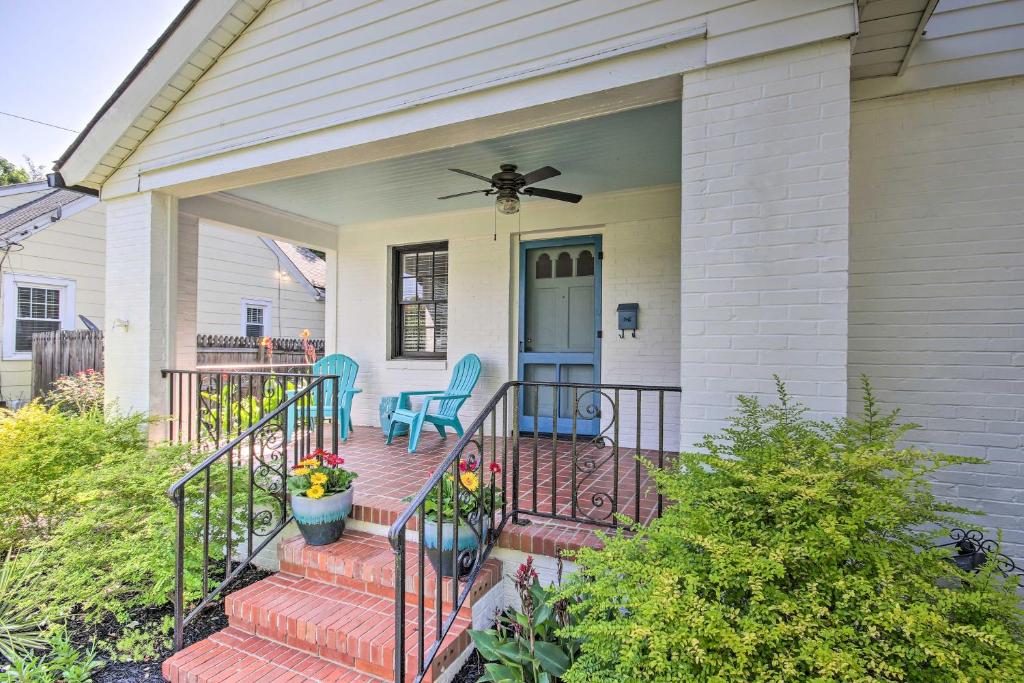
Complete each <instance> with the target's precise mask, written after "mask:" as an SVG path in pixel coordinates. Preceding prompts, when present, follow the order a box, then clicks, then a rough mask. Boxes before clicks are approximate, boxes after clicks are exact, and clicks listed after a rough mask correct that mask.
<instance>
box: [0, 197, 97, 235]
mask: <svg viewBox="0 0 1024 683" xmlns="http://www.w3.org/2000/svg"><path fill="white" fill-rule="evenodd" d="M97 201H98V200H97V199H96V198H95V197H90V196H88V195H84V194H81V193H80V192H74V191H73V190H52V191H50V192H47V193H45V194H43V195H42V196H34V198H33V199H30V200H29V201H27V202H25V203H24V204H19V205H18V206H15V207H13V208H11V209H8V210H7V211H4V212H3V213H0V244H4V245H6V244H11V243H17V242H21V241H22V240H24V239H25V238H26V237H30V236H31V235H34V234H35V233H37V232H39V231H40V230H42V229H43V228H45V227H46V226H48V225H50V224H51V223H56V222H57V221H59V220H60V219H61V218H66V217H67V216H68V215H70V214H71V213H77V212H78V211H81V210H82V209H85V208H88V207H90V206H92V205H93V204H95V203H96V202H97Z"/></svg>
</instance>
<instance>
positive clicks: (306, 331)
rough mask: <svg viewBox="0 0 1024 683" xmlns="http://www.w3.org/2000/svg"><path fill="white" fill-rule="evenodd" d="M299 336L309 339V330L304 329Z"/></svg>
mask: <svg viewBox="0 0 1024 683" xmlns="http://www.w3.org/2000/svg"><path fill="white" fill-rule="evenodd" d="M299 336H300V337H302V338H303V339H309V330H303V331H302V332H300V333H299Z"/></svg>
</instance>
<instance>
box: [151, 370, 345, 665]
mask: <svg viewBox="0 0 1024 683" xmlns="http://www.w3.org/2000/svg"><path fill="white" fill-rule="evenodd" d="M336 379H337V378H335V377H333V376H318V377H312V378H310V381H309V382H308V383H307V384H306V385H305V386H304V387H303V388H301V389H298V390H296V391H295V392H294V393H293V394H292V395H290V396H288V397H286V398H285V399H284V400H283V401H282V402H281V403H280V404H278V405H277V406H276V407H275V408H274V409H273V410H271V411H270V412H268V413H267V414H265V415H263V416H262V417H260V418H259V420H258V421H257V422H256V423H255V424H252V425H250V426H249V427H247V428H246V429H244V430H243V431H241V433H239V434H237V435H236V436H234V437H232V438H231V439H229V440H228V441H227V442H226V443H224V444H223V445H221V446H220V447H219V448H217V450H216V451H215V452H214V453H213V454H211V455H209V456H208V457H206V458H205V459H204V460H203V461H202V462H201V463H200V464H199V465H197V466H196V467H194V468H193V469H192V470H191V471H190V472H188V473H187V474H185V475H184V476H183V477H181V478H180V479H179V480H178V481H177V482H175V483H174V484H173V485H171V487H170V488H169V489H168V490H167V495H168V497H170V499H171V501H172V502H173V503H174V505H175V508H176V514H177V518H176V531H175V534H176V541H175V590H174V648H175V650H179V649H181V647H182V644H183V642H184V629H185V626H186V625H187V624H188V623H190V622H191V621H192V620H193V619H194V618H195V617H196V615H198V614H199V613H200V612H201V611H202V610H203V608H205V607H206V606H207V605H208V604H209V603H210V602H211V601H212V600H213V599H214V598H216V597H217V596H218V595H219V594H220V593H221V592H222V591H223V590H224V588H225V587H226V586H227V585H228V584H230V583H231V581H233V580H234V579H235V578H237V576H238V575H239V574H240V573H241V572H242V571H243V570H244V569H245V568H246V567H247V566H248V565H249V564H250V563H251V562H252V560H253V558H255V557H256V556H257V555H258V554H259V553H260V552H261V551H262V550H263V549H264V548H265V547H266V546H267V544H268V543H270V542H271V541H272V540H273V539H274V538H275V537H276V536H277V534H278V533H279V532H280V531H281V530H282V529H284V527H285V526H287V524H288V523H289V522H290V521H291V515H290V514H289V512H288V494H287V487H286V482H287V478H288V471H289V460H291V461H292V463H294V462H296V461H297V460H299V459H301V458H303V457H305V455H306V454H307V453H308V452H309V450H311V449H312V448H314V447H315V448H323V447H324V444H323V439H324V429H323V427H324V418H325V415H324V404H325V401H324V398H325V390H327V389H325V388H327V387H329V388H330V390H332V391H334V392H338V389H339V386H340V385H339V382H337V381H332V380H336ZM333 399H334V400H333V404H334V405H339V401H340V397H339V396H337V395H335V396H334V397H333ZM331 425H332V429H331V444H330V445H331V452H333V453H337V452H338V430H339V425H338V423H337V420H336V419H332V420H331ZM289 456H291V457H289ZM218 466H223V468H224V469H223V472H219V471H218V472H215V471H214V468H215V467H218ZM240 474H241V475H244V482H243V484H244V485H245V487H246V489H247V495H246V496H245V499H244V502H243V504H242V505H239V506H236V504H235V483H236V482H235V479H236V478H238V477H239V476H240ZM221 476H223V489H224V490H223V495H224V501H223V503H224V504H223V509H221V510H213V509H212V507H213V502H212V495H213V494H215V493H216V494H218V495H219V494H220V493H221V491H218V490H216V489H217V487H218V485H219V484H220V483H221V482H220V477H221ZM197 479H199V480H200V481H199V482H197V486H199V487H201V489H200V491H199V494H200V495H199V496H197V497H192V496H190V494H189V488H188V487H189V484H191V483H193V482H194V481H195V480H197ZM190 502H192V503H195V504H196V505H195V506H194V507H190V506H189V503H190ZM214 514H217V515H223V517H222V519H223V530H222V531H223V533H222V534H214V533H213V531H214V528H213V527H212V526H211V518H212V515H214ZM190 522H191V523H192V524H194V525H197V526H198V528H197V529H194V533H193V534H192V536H195V537H197V540H199V539H201V544H202V549H201V554H200V556H199V559H198V563H199V565H200V567H201V578H200V581H201V591H200V596H201V597H200V600H199V602H198V603H197V604H196V605H195V606H194V607H193V608H192V609H191V610H190V611H189V612H188V613H187V614H186V613H185V591H186V580H187V577H186V571H187V570H191V569H193V568H192V567H186V558H187V548H186V540H187V539H188V538H189V536H190V535H189V534H188V533H186V531H187V527H188V524H189V523H190ZM238 526H240V527H242V528H241V529H236V527H238ZM236 531H237V532H238V533H237V535H236ZM243 536H244V538H243ZM257 538H258V539H260V540H258V541H257ZM211 545H213V546H215V547H216V546H217V545H221V546H222V548H223V575H222V576H223V578H221V580H220V581H219V582H218V583H217V584H216V585H215V586H213V587H212V589H211V586H210V581H211V571H210V569H211ZM237 553H242V556H241V557H240V558H239V557H236V554H237ZM219 561H220V560H219V553H218V560H217V562H219Z"/></svg>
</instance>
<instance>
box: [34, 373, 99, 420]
mask: <svg viewBox="0 0 1024 683" xmlns="http://www.w3.org/2000/svg"><path fill="white" fill-rule="evenodd" d="M44 402H45V403H46V405H48V406H52V407H54V408H59V409H60V410H61V411H63V412H65V413H70V414H72V415H84V414H86V413H102V412H103V373H102V372H96V371H95V370H83V371H82V372H76V373H75V374H73V375H62V376H61V377H58V378H57V379H55V380H54V381H53V384H52V385H51V386H50V390H49V391H48V392H47V393H46V397H45V398H44Z"/></svg>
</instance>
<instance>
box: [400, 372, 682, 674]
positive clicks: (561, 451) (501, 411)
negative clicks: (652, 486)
mask: <svg viewBox="0 0 1024 683" xmlns="http://www.w3.org/2000/svg"><path fill="white" fill-rule="evenodd" d="M549 391H550V394H549V396H550V402H547V401H545V404H546V405H545V406H544V407H545V410H541V404H542V400H543V399H544V398H545V397H546V396H548V392H549ZM651 393H653V394H654V395H655V396H656V400H654V401H648V402H646V403H645V402H644V401H643V397H644V396H645V395H646V394H651ZM679 393H680V388H679V387H669V386H666V387H662V386H643V385H627V384H580V383H560V382H525V381H511V382H506V383H504V384H502V385H501V387H500V388H499V389H498V390H497V392H496V393H495V394H494V395H493V396H492V397H491V398H490V400H489V401H488V402H487V404H486V405H485V406H484V408H483V410H481V411H480V413H479V414H478V415H477V417H476V418H475V419H474V420H473V422H472V424H470V426H469V427H468V428H467V429H466V430H465V433H464V434H463V436H462V437H461V438H460V439H459V441H458V442H457V443H456V445H455V447H454V448H453V449H452V450H451V452H449V453H448V455H447V456H446V457H445V458H444V460H442V462H441V464H440V465H439V466H438V468H437V469H436V470H435V471H434V473H433V474H432V475H431V476H430V478H429V479H428V480H427V482H426V483H425V484H424V485H423V487H422V488H421V489H420V490H419V492H418V493H417V494H416V495H414V496H412V497H411V498H410V499H409V505H408V506H407V507H406V508H405V510H403V511H402V513H401V514H400V515H399V516H398V518H397V519H396V521H395V523H394V524H392V525H391V528H390V529H389V531H388V538H389V540H390V542H391V546H392V549H393V550H394V553H395V662H394V672H395V680H396V681H404V680H405V677H406V671H407V670H408V669H411V668H413V667H415V673H414V678H413V680H414V681H421V680H423V678H424V677H425V675H426V672H427V670H428V668H429V667H430V664H431V662H432V661H433V659H434V657H435V656H436V654H437V652H438V651H439V649H440V647H441V644H442V642H443V641H444V638H445V636H446V635H447V634H448V632H449V631H450V630H451V628H452V626H453V625H454V623H455V619H456V617H457V615H458V613H459V610H460V609H461V607H462V605H463V604H464V603H465V601H466V599H467V597H468V596H469V593H470V591H471V590H472V587H473V583H474V581H475V580H476V578H477V576H478V575H479V573H480V571H481V569H482V567H483V564H484V562H485V561H486V560H487V558H488V557H489V556H490V553H491V551H492V550H493V549H494V547H495V545H496V544H497V541H498V538H499V536H500V535H501V532H502V531H503V530H504V529H505V527H506V525H507V523H508V522H509V521H510V520H511V521H512V522H513V523H514V524H529V519H528V518H530V517H536V518H547V519H552V520H563V521H573V522H582V523H586V524H591V525H597V526H604V527H616V526H619V525H621V524H623V523H628V524H630V525H635V524H645V523H646V522H648V521H650V520H651V519H653V518H654V517H657V516H660V515H661V512H662V509H663V503H664V501H663V499H662V497H661V494H660V493H657V492H655V493H653V494H652V495H650V496H647V497H646V500H644V499H643V498H644V493H643V490H642V487H643V485H644V484H645V483H649V482H648V480H647V477H646V475H644V474H643V473H642V471H641V466H640V464H639V463H638V462H636V457H635V456H637V455H640V454H643V455H645V456H648V460H649V461H651V462H652V464H653V465H654V466H656V467H664V466H666V465H667V464H669V461H668V459H667V458H666V443H665V427H666V421H665V410H666V409H665V398H666V395H670V394H671V395H678V394H679ZM630 398H631V399H632V402H633V404H634V405H633V406H632V407H633V408H634V409H635V416H636V419H635V422H633V423H632V424H626V425H625V426H626V427H627V428H628V427H630V426H632V428H633V434H632V435H627V436H632V442H633V443H632V445H633V446H635V451H634V452H633V457H630V458H629V460H628V461H627V460H625V459H623V458H622V451H623V450H626V451H629V450H630V447H626V448H625V449H623V448H621V446H622V443H621V442H622V439H623V436H624V435H623V430H622V428H623V414H624V403H625V402H627V401H625V400H624V399H630ZM645 405H647V406H651V405H654V406H656V408H657V410H656V416H655V417H653V418H651V417H650V415H649V413H645V412H644V406H645ZM548 410H549V411H550V412H548ZM542 413H544V414H543V415H542ZM499 416H500V419H499ZM523 417H528V418H530V419H531V421H532V430H528V431H526V432H522V431H521V430H520V419H521V418H523ZM547 417H550V422H545V426H544V428H542V427H541V422H542V421H543V420H542V418H544V419H545V420H546V419H547ZM645 417H647V418H648V419H646V420H645V419H644V418H645ZM499 422H500V430H499ZM566 422H568V423H569V424H570V428H569V430H568V433H566V432H564V431H562V432H560V430H559V425H560V424H565V423H566ZM488 427H489V429H488ZM587 428H591V429H589V430H588V429H587ZM655 431H656V434H655V435H654V437H653V443H651V440H652V437H651V435H652V433H654V432H655ZM645 437H646V442H645ZM564 439H568V443H565V442H564ZM524 452H525V453H527V457H526V458H525V459H524V457H523V454H524ZM564 456H568V470H569V471H568V473H567V478H566V479H562V480H561V481H560V475H559V472H560V469H565V466H564V464H563V462H562V461H561V460H560V457H564ZM463 468H464V469H465V470H468V471H470V472H472V473H473V474H474V476H475V478H476V480H478V481H479V485H478V488H477V489H476V491H469V492H467V491H466V488H467V485H466V484H464V483H463V482H462V481H461V476H460V475H462V474H463V472H462V469H463ZM545 468H547V469H546V471H544V470H545ZM446 480H447V481H448V482H450V483H449V484H447V485H449V486H450V487H451V488H452V489H453V496H454V498H455V500H462V499H463V498H462V497H463V496H467V498H466V499H467V500H468V501H469V502H470V505H471V506H472V505H474V504H475V506H476V507H475V509H472V507H471V509H470V512H469V514H466V513H464V512H463V513H461V514H460V513H459V512H456V511H455V510H453V513H452V515H451V516H452V517H453V518H455V519H452V520H448V521H449V524H450V526H451V531H450V534H447V535H446V530H445V529H444V522H445V513H444V509H443V502H444V500H445V497H444V487H445V485H446V484H444V483H443V482H445V481H446ZM499 480H500V485H499ZM473 482H474V479H473V478H470V479H468V484H473ZM542 483H543V484H544V489H543V490H542V489H541V484H542ZM566 484H568V491H567V495H568V498H569V500H566V499H565V495H566V494H565V493H564V492H563V487H564V485H566ZM606 486H607V488H608V490H605V487H606ZM630 486H632V489H631V490H630V488H629V487H630ZM510 487H511V492H510ZM624 489H625V494H624ZM470 494H472V495H470ZM630 495H631V496H632V504H629V505H626V504H620V503H623V502H628V501H627V500H626V499H628V498H629V496H630ZM581 497H582V499H583V500H582V501H581V500H580V498H581ZM432 498H434V499H435V500H433V501H432V500H431V499H432ZM544 498H549V499H550V500H544ZM428 504H432V505H433V507H434V508H435V512H434V515H433V516H434V519H433V520H429V523H430V524H432V525H433V526H434V529H433V530H432V537H428V536H427V532H426V527H427V526H428V519H427V506H428ZM459 510H461V507H460V508H459ZM414 520H415V522H416V525H415V526H416V529H415V536H413V537H414V538H415V539H416V542H417V550H416V558H415V563H416V568H415V574H414V575H415V576H417V577H418V580H417V581H416V584H417V585H416V586H415V590H414V593H413V597H414V599H415V602H416V617H415V618H416V625H415V629H414V630H415V632H416V647H415V657H414V661H413V660H410V661H407V660H406V647H405V636H406V632H407V628H406V619H407V616H406V599H407V593H406V571H407V568H408V562H407V556H406V555H407V538H409V537H410V536H412V533H413V529H412V523H413V521H414ZM456 521H457V523H453V522H456ZM460 529H461V532H460ZM460 533H461V534H466V533H468V534H470V535H471V537H470V538H469V539H468V541H469V542H467V543H465V544H464V545H465V547H461V546H460V540H459V537H460ZM430 544H433V546H434V547H433V548H430V549H429V550H428V546H429V545H430ZM449 544H450V547H446V546H448V545H449ZM428 552H429V557H430V560H431V563H432V564H433V565H434V575H435V579H434V584H435V585H434V595H433V596H432V597H433V603H434V615H433V622H434V623H433V629H432V631H433V634H432V635H433V642H432V644H431V645H430V647H427V642H428V641H427V635H426V634H427V631H428V626H429V624H428V623H427V618H426V609H425V601H426V597H427V595H426V581H425V580H424V579H425V573H424V572H425V568H426V565H425V556H428ZM446 568H447V574H448V575H449V577H450V578H449V579H448V580H449V590H450V600H449V604H448V606H447V607H444V595H443V592H444V586H443V583H444V581H443V580H442V579H441V578H440V575H441V574H443V573H445V570H446ZM460 584H461V586H460Z"/></svg>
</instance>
